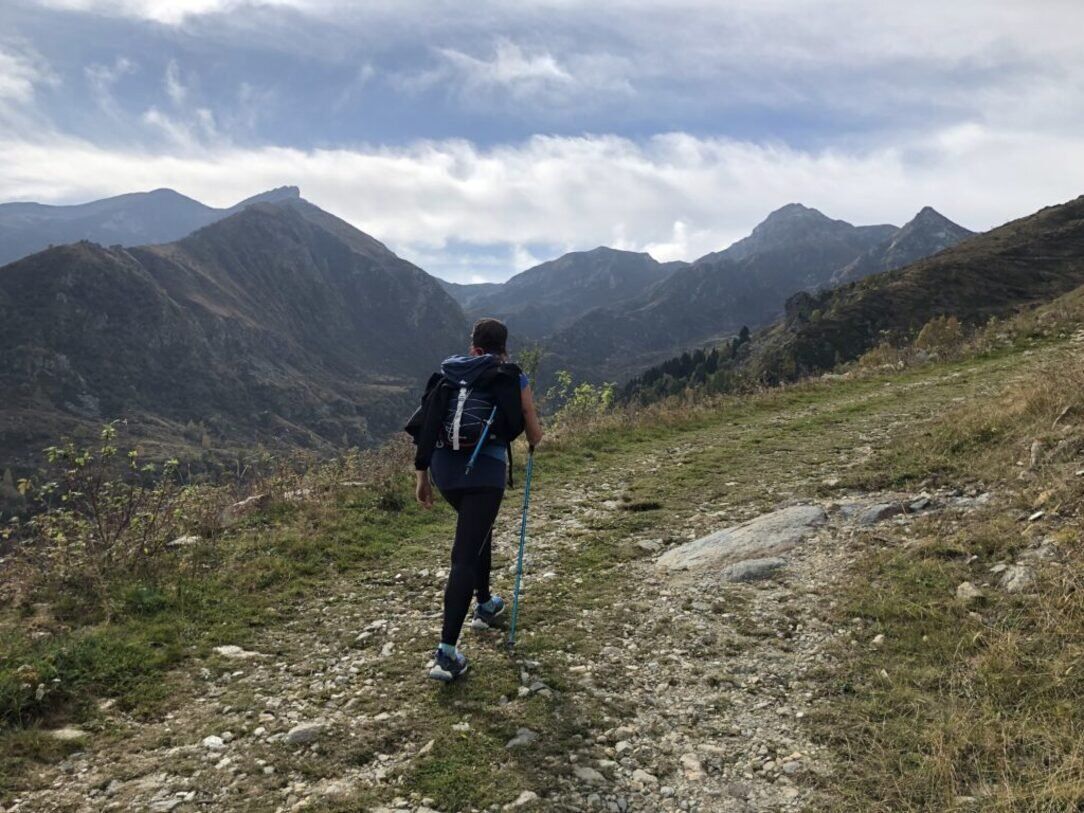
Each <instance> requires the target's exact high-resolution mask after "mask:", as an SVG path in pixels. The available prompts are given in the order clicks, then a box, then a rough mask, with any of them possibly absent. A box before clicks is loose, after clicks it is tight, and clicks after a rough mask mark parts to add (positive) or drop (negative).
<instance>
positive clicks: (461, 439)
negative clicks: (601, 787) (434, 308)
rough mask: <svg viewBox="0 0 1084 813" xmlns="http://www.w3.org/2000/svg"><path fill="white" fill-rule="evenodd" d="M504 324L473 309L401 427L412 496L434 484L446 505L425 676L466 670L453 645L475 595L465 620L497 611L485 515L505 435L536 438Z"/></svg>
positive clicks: (508, 444)
mask: <svg viewBox="0 0 1084 813" xmlns="http://www.w3.org/2000/svg"><path fill="white" fill-rule="evenodd" d="M507 343H508V328H507V327H505V325H504V323H503V322H500V321H499V320H497V319H480V320H478V322H476V323H475V325H474V330H473V331H472V333H471V346H470V351H469V355H466V356H451V357H449V358H447V359H445V360H444V361H443V363H442V364H441V366H440V372H439V373H434V374H433V376H432V377H431V378H430V379H429V383H428V384H427V385H426V391H425V396H424V397H423V399H422V405H421V407H419V408H418V410H417V412H415V413H414V415H413V416H412V417H411V419H410V423H408V424H407V427H406V431H408V432H410V433H411V435H413V436H414V441H415V443H416V444H417V450H416V453H415V456H414V469H415V474H416V476H417V484H416V489H415V496H416V497H417V499H418V502H420V503H421V504H422V505H424V506H425V507H427V508H428V507H431V506H432V505H433V485H434V484H435V485H436V487H437V488H438V489H439V490H440V493H441V495H442V496H443V497H444V499H445V500H447V501H448V503H449V504H450V505H451V506H452V507H453V508H454V509H455V512H456V516H457V519H456V526H455V542H454V543H453V545H452V566H451V569H450V570H449V572H448V584H447V586H446V587H445V589H444V624H443V628H442V630H441V636H440V645H439V646H438V647H437V651H436V655H435V658H434V664H433V667H432V668H431V669H430V671H429V677H431V678H434V679H436V680H441V681H445V682H448V681H452V680H455V679H456V678H458V677H459V676H460V675H462V674H463V673H464V672H466V671H467V658H466V657H465V656H464V655H463V653H462V652H460V651H459V650H458V649H457V648H456V643H457V642H458V640H459V633H460V630H461V629H462V627H463V622H464V620H465V619H466V617H467V611H468V610H469V609H470V601H471V595H472V594H473V595H474V597H475V599H476V602H477V603H476V605H475V608H474V617H473V619H472V621H471V627H472V628H473V629H488V628H489V627H490V626H491V625H492V624H493V623H494V621H495V620H496V619H497V618H498V616H500V615H501V614H502V613H504V611H505V608H506V605H505V602H504V600H503V599H502V598H501V597H500V596H497V595H494V594H493V593H491V592H490V588H489V573H490V561H491V557H492V551H493V523H494V521H495V520H496V518H497V512H498V510H499V509H500V507H501V500H502V498H503V497H504V488H505V483H506V482H508V483H510V482H511V451H512V441H513V440H515V439H516V438H517V437H518V436H519V435H520V434H521V433H526V435H527V442H528V443H529V444H530V446H531V447H532V449H533V448H534V447H535V446H537V445H538V443H539V441H541V440H542V426H541V424H540V423H539V421H538V414H537V413H536V412H535V406H534V399H533V397H532V395H531V387H530V383H529V382H528V379H527V376H526V375H524V373H523V371H522V370H520V368H519V367H517V366H516V365H515V364H512V363H510V362H509V361H508V349H507Z"/></svg>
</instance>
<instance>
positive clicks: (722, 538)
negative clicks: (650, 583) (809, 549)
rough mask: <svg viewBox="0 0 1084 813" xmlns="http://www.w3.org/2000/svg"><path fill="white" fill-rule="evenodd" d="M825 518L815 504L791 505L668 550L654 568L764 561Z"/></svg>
mask: <svg viewBox="0 0 1084 813" xmlns="http://www.w3.org/2000/svg"><path fill="white" fill-rule="evenodd" d="M827 519H828V516H827V514H825V513H824V509H823V508H821V507H820V506H819V505H794V506H791V507H790V508H783V509H781V510H779V511H773V512H771V513H769V514H762V515H761V516H759V517H757V518H756V519H753V520H750V521H749V522H746V523H743V524H741V525H737V526H734V527H732V528H725V529H723V530H721V531H716V532H715V533H713V534H710V535H708V536H704V537H701V538H700V539H697V540H694V541H692V542H687V543H685V544H684V545H679V546H678V547H676V548H673V549H671V550H668V551H667V552H666V553H664V554H663V555H662V556H660V557H659V561H658V567H659V568H661V569H663V570H667V571H680V570H691V569H698V568H707V567H718V566H722V565H727V564H731V563H734V562H740V561H742V560H745V559H755V558H765V557H767V556H769V555H773V554H779V553H782V552H783V551H787V550H790V549H791V548H793V547H795V546H796V545H798V544H800V543H801V542H802V541H804V540H805V539H806V538H807V537H808V536H810V535H811V534H812V533H813V532H814V530H816V528H818V527H819V526H821V525H823V524H824V523H825V522H826V521H827Z"/></svg>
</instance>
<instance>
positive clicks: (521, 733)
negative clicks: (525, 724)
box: [504, 728, 538, 748]
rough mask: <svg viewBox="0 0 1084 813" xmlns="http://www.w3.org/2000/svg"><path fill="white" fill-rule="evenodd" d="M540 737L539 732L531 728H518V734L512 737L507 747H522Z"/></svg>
mask: <svg viewBox="0 0 1084 813" xmlns="http://www.w3.org/2000/svg"><path fill="white" fill-rule="evenodd" d="M537 739H538V734H536V733H535V732H533V731H531V729H529V728H520V729H517V730H516V736H514V737H512V739H510V740H509V741H508V743H507V744H506V745H505V746H504V747H505V748H522V747H523V746H525V745H530V744H531V743H532V742H534V741H535V740H537Z"/></svg>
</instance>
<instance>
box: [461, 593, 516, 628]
mask: <svg viewBox="0 0 1084 813" xmlns="http://www.w3.org/2000/svg"><path fill="white" fill-rule="evenodd" d="M490 601H491V602H493V609H492V610H489V609H486V608H485V607H483V606H482V605H481V604H478V605H476V606H475V608H474V618H472V619H471V622H470V628H471V629H472V630H487V629H490V628H491V627H493V626H494V625H495V622H496V620H497V619H498V618H500V617H501V616H502V615H504V611H505V610H507V609H508V605H507V604H505V603H504V599H503V598H501V597H500V596H493V597H492V598H491V599H490Z"/></svg>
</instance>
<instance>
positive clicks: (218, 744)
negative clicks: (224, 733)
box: [200, 734, 226, 751]
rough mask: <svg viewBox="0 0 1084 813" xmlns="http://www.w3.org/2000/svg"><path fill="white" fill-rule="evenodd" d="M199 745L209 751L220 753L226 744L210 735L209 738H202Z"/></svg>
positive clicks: (215, 736)
mask: <svg viewBox="0 0 1084 813" xmlns="http://www.w3.org/2000/svg"><path fill="white" fill-rule="evenodd" d="M200 745H202V746H203V747H204V748H206V749H208V750H209V751H221V750H222V749H223V748H225V747H226V743H225V742H224V741H223V739H222V738H221V737H219V736H217V735H216V734H212V735H211V736H209V737H204V738H203V739H202V740H201V741H200Z"/></svg>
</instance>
